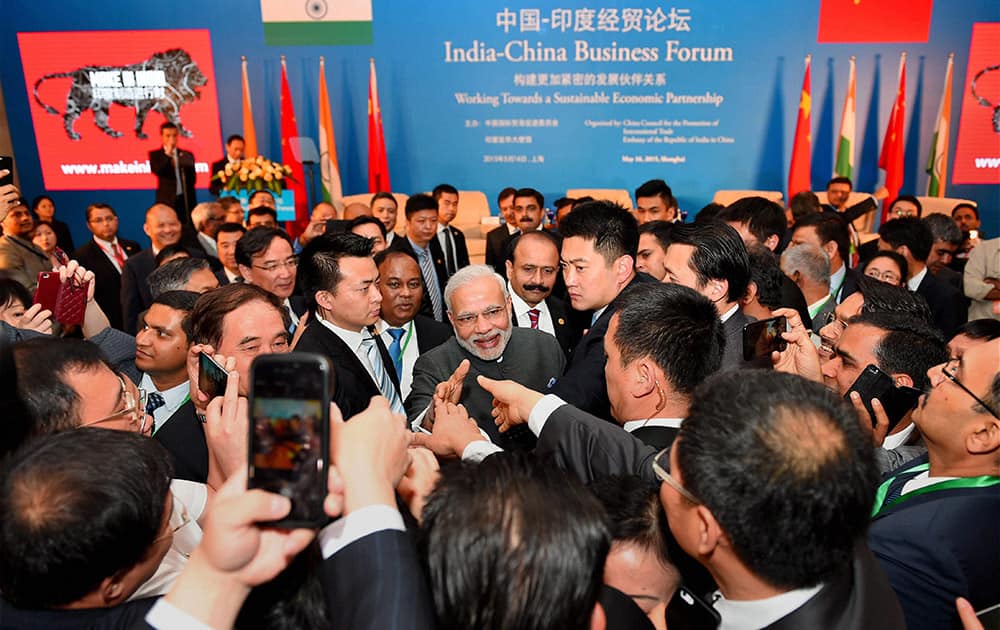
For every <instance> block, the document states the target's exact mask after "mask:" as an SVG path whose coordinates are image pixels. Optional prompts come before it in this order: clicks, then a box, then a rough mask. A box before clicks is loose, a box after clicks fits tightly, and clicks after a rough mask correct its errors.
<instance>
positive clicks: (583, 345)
mask: <svg viewBox="0 0 1000 630" xmlns="http://www.w3.org/2000/svg"><path fill="white" fill-rule="evenodd" d="M646 282H655V280H653V279H652V278H650V277H649V276H647V275H646V274H642V273H637V274H636V275H635V277H634V278H632V281H631V282H629V283H628V284H627V285H626V286H625V287H623V288H622V291H624V290H625V289H627V288H629V287H631V286H635V285H637V284H643V283H646ZM617 310H618V305H617V304H616V303H615V301H614V300H612V302H611V303H610V304H608V307H607V308H606V309H604V312H603V313H601V316H600V317H598V318H597V321H596V322H594V325H593V326H591V327H590V330H589V331H587V334H585V335H583V337H582V338H581V339H580V341H579V343H577V344H576V348H574V349H573V353H572V354H571V355H570V357H569V365H567V366H566V373H565V374H563V375H562V376H561V377H559V380H557V381H556V382H555V384H554V385H553V386H552V387H551V388H550V390H549V393H552V394H555V395H556V396H559V397H560V398H562V399H563V400H565V401H567V402H572V403H573V404H574V405H576V406H577V407H579V408H580V409H583V410H584V411H586V412H588V413H592V414H594V415H596V416H600V417H601V418H604V419H605V420H611V419H612V418H611V402H610V401H609V400H608V386H607V383H606V382H605V380H604V364H605V363H606V362H607V359H606V358H605V356H604V333H606V332H607V331H608V324H609V323H610V322H611V316H612V315H614V314H615V311H617Z"/></svg>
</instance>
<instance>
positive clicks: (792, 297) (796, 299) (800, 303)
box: [781, 274, 813, 329]
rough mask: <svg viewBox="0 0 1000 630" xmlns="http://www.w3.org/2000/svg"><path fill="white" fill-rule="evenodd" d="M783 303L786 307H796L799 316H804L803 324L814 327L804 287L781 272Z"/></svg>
mask: <svg viewBox="0 0 1000 630" xmlns="http://www.w3.org/2000/svg"><path fill="white" fill-rule="evenodd" d="M781 305H782V306H783V307H785V308H792V309H795V310H796V311H797V312H798V314H799V317H801V318H802V325H803V326H805V327H806V328H809V329H812V326H813V324H812V318H811V317H809V305H808V304H807V303H806V298H805V296H804V295H802V289H800V288H799V286H798V285H797V284H795V283H794V282H793V281H792V279H791V278H789V277H788V276H786V275H785V274H781Z"/></svg>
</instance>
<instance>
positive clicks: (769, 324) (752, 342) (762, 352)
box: [743, 315, 788, 361]
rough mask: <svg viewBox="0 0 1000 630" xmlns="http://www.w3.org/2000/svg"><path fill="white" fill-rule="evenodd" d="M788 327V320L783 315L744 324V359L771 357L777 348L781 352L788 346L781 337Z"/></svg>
mask: <svg viewBox="0 0 1000 630" xmlns="http://www.w3.org/2000/svg"><path fill="white" fill-rule="evenodd" d="M787 328H788V325H787V320H786V318H785V317H784V316H783V315H782V316H779V317H772V318H770V319H762V320H759V321H756V322H750V323H749V324H747V325H746V326H744V327H743V360H744V361H753V360H754V359H762V358H765V357H766V358H768V359H770V357H771V353H772V352H774V351H775V350H777V351H778V352H781V351H782V350H784V349H785V348H787V347H788V342H786V341H785V340H784V339H782V338H781V333H783V332H785V330H787Z"/></svg>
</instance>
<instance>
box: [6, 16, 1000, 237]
mask: <svg viewBox="0 0 1000 630" xmlns="http://www.w3.org/2000/svg"><path fill="white" fill-rule="evenodd" d="M9 4H12V5H13V7H12V9H13V10H8V11H6V12H5V20H4V22H3V24H2V25H0V77H2V81H3V92H4V95H5V97H6V100H7V112H8V116H9V120H10V131H11V135H12V138H13V142H14V148H15V157H16V161H17V169H18V174H19V177H20V181H21V183H22V186H23V188H24V192H25V194H26V195H28V196H33V195H35V194H40V193H41V192H43V191H44V190H45V182H44V181H43V176H42V160H43V159H48V158H47V155H46V154H45V147H42V151H41V152H40V151H39V147H38V141H37V140H36V135H35V132H34V128H33V124H32V123H33V116H34V119H35V120H36V121H37V120H38V119H41V120H46V119H47V118H48V119H52V121H55V124H58V125H59V126H61V125H62V122H61V121H60V120H59V119H58V118H57V117H56V116H54V115H52V114H51V112H48V113H46V112H45V111H43V110H41V109H39V107H40V106H39V104H38V103H37V102H36V100H35V98H34V95H33V94H32V93H31V90H30V89H28V88H29V86H28V85H26V74H27V73H28V70H27V67H28V64H27V63H26V62H25V63H22V59H21V50H20V49H19V46H18V37H17V34H18V33H36V32H52V33H59V32H70V31H73V32H75V31H108V33H106V34H105V35H104V36H103V37H99V38H96V39H92V40H91V44H90V45H89V46H81V48H80V50H78V51H75V54H74V55H72V57H71V58H72V67H67V68H66V69H67V70H70V69H73V68H80V67H84V66H87V65H91V64H98V63H101V62H98V61H92V59H100V53H101V51H102V48H103V47H104V46H105V45H108V46H110V45H111V43H110V42H113V41H114V40H115V38H116V37H118V35H117V32H120V31H143V30H149V31H164V30H171V29H184V30H198V29H203V30H207V31H208V32H209V34H210V42H211V58H212V59H213V60H214V68H213V70H214V71H213V72H206V73H204V74H205V75H206V76H209V77H211V78H212V81H210V82H209V84H207V85H205V86H204V87H202V88H201V90H202V97H204V98H211V99H214V98H217V101H218V110H219V112H220V115H221V129H220V132H219V133H220V136H219V137H208V138H205V137H192V138H190V139H186V138H182V139H181V146H182V147H184V146H188V147H194V146H196V147H198V155H197V158H198V161H199V162H202V163H210V162H212V161H215V160H217V159H220V158H221V157H222V155H223V148H222V139H223V137H225V136H226V135H228V134H231V133H240V132H242V129H243V121H242V115H241V87H240V85H241V84H240V56H241V55H246V57H247V59H248V61H249V79H250V85H251V93H252V99H253V106H254V112H255V119H256V129H257V135H258V144H259V149H260V152H261V153H262V154H264V155H266V156H268V157H271V158H273V159H279V158H280V146H281V138H280V110H279V98H278V97H279V93H280V86H279V82H280V61H279V60H280V56H281V55H285V56H286V57H287V67H288V74H289V81H290V85H291V92H292V96H293V99H294V103H295V109H296V113H297V119H298V129H299V133H300V134H301V135H304V136H311V137H313V138H314V139H315V138H317V135H318V128H319V125H318V106H317V89H318V71H319V57H320V56H321V55H323V56H325V58H326V69H327V82H328V85H329V90H330V96H331V110H332V116H333V122H334V128H335V132H336V144H337V152H338V155H339V161H340V169H341V175H342V179H343V189H344V192H345V193H346V194H351V193H359V192H365V191H366V190H367V171H366V169H367V153H368V148H367V90H368V60H369V58H370V57H374V59H375V62H376V67H377V71H378V80H379V95H380V99H381V103H382V114H383V120H384V125H385V132H386V144H387V148H388V156H389V165H390V172H391V177H392V183H393V188H394V189H395V190H397V191H401V192H408V193H412V192H414V191H420V190H429V189H430V188H432V187H433V186H434V185H435V184H438V183H441V182H449V183H451V184H453V185H455V186H457V187H458V188H461V189H474V190H483V191H484V192H486V193H487V196H488V197H490V198H491V199H492V198H494V197H495V195H496V192H497V191H498V190H499V189H501V188H502V187H505V186H510V185H512V186H531V187H534V188H537V189H539V190H541V191H543V192H544V193H545V195H546V198H547V199H548V200H549V201H552V200H554V199H555V197H558V196H561V195H562V194H563V193H564V192H565V190H566V189H567V188H578V187H592V188H626V189H628V190H629V191H631V190H633V189H634V188H635V187H636V186H637V185H638V184H639V183H641V182H642V181H644V180H646V179H650V178H654V177H662V178H663V179H665V180H667V182H668V183H669V184H670V185H671V186H672V187H673V189H674V191H675V194H676V196H677V197H678V198H679V201H680V204H681V208H682V209H684V210H687V211H689V212H691V213H693V212H694V211H696V210H697V209H698V208H700V207H701V206H702V205H704V204H705V203H707V202H709V201H710V200H711V197H712V194H713V192H714V191H715V190H716V189H725V188H756V189H765V190H780V191H783V192H785V193H786V196H787V191H786V190H785V189H786V187H787V179H788V164H789V157H790V153H791V142H792V136H793V134H794V128H795V122H796V116H797V113H798V108H799V91H800V86H801V82H802V74H803V58H804V57H805V55H807V54H812V56H813V57H812V58H813V66H812V98H811V108H812V140H813V155H812V184H813V188H814V189H817V190H819V189H822V187H823V185H824V184H825V182H826V180H827V179H828V178H829V177H830V176H831V173H832V170H833V164H834V154H835V150H836V142H837V136H838V134H839V129H840V118H841V108H842V106H843V100H844V94H845V92H846V89H847V76H848V60H849V58H850V56H851V55H855V56H856V57H857V135H856V141H855V147H856V148H855V150H856V157H855V169H856V170H855V173H856V174H855V180H856V182H855V183H856V189H858V190H862V191H871V190H873V189H874V188H875V187H876V186H877V185H878V184H879V183H880V181H881V179H882V177H883V174H882V172H881V171H879V170H878V168H877V165H876V162H877V159H878V153H879V149H880V146H881V142H882V136H883V134H884V132H885V127H886V123H887V121H888V118H889V113H890V109H891V107H892V102H893V99H894V98H895V91H896V76H897V68H898V63H899V55H900V53H901V52H903V51H905V52H907V54H908V62H907V84H906V90H907V93H906V94H907V110H906V123H905V125H906V162H905V183H904V185H903V191H902V192H904V193H915V194H924V191H925V189H926V183H927V174H926V173H925V172H924V169H925V164H926V161H927V155H928V152H929V150H930V144H931V139H932V133H933V127H934V123H935V117H936V113H937V109H938V102H939V100H940V98H941V89H942V85H943V81H944V74H945V68H946V64H947V58H948V54H949V53H954V54H955V71H954V82H953V90H954V97H953V104H952V122H951V129H950V138H951V146H950V154H949V158H950V159H953V157H954V155H955V152H956V143H957V141H958V128H959V115H960V113H961V112H962V106H963V103H964V102H966V101H967V100H968V99H970V98H974V97H973V96H972V95H971V94H970V93H969V92H968V91H967V90H966V89H965V86H966V85H967V80H968V76H967V74H968V73H967V70H968V69H967V67H966V66H967V60H968V58H969V52H970V50H969V48H970V40H971V34H972V29H973V25H974V24H975V23H982V22H990V21H994V22H995V21H997V19H998V17H1000V11H998V9H997V5H996V3H995V1H993V0H964V1H963V2H944V1H943V0H937V1H936V2H932V1H931V0H919V1H912V2H911V1H909V0H907V1H901V0H871V1H870V2H869V0H866V2H865V3H862V4H861V5H857V4H856V3H853V2H847V1H844V0H821V1H816V2H802V1H800V0H773V1H771V2H766V3H752V2H718V1H710V0H685V1H678V2H674V3H671V2H663V3H650V2H639V1H635V2H624V3H622V2H613V1H611V0H607V1H603V2H598V3H591V4H587V5H585V6H584V5H581V3H577V2H572V3H571V2H552V1H548V0H538V1H536V2H520V1H519V2H514V3H497V2H450V1H449V2H444V1H442V0H427V1H426V2H423V3H420V4H419V6H417V5H414V4H412V3H404V2H390V1H389V0H370V2H366V0H351V1H350V2H346V3H340V2H335V1H334V0H313V1H312V2H308V3H306V2H305V0H302V2H301V3H300V4H302V5H303V6H302V7H298V4H299V3H295V2H284V3H283V4H284V6H285V7H291V5H295V10H296V11H299V12H300V13H301V14H302V15H301V16H299V17H298V18H295V17H292V18H289V19H293V20H294V19H298V20H299V22H297V23H296V22H291V23H288V22H286V23H280V22H278V23H276V24H275V23H273V22H272V20H273V19H274V18H273V16H274V15H275V14H278V15H279V18H280V17H281V16H280V14H281V12H282V11H286V12H287V10H286V9H282V8H281V6H277V8H275V5H282V2H280V1H277V2H275V1H274V0H263V3H261V2H257V1H255V0H240V1H238V2H237V1H236V0H217V1H215V2H194V1H192V0H175V1H174V2H170V3H138V2H131V1H128V0H105V1H104V2H102V3H100V4H94V3H93V2H89V1H87V2H84V1H82V0H72V1H69V0H67V1H64V2H60V3H58V7H53V5H52V3H45V2H32V1H29V0H12V2H11V3H9ZM261 4H263V5H265V10H264V13H265V14H267V15H268V16H271V17H268V25H267V34H268V36H267V38H265V25H264V23H263V21H262V8H261ZM340 4H344V5H345V6H349V7H350V10H349V11H348V13H350V12H351V11H354V12H355V13H356V14H354V13H352V14H350V15H348V16H347V17H345V18H344V20H345V21H342V22H330V21H329V19H330V18H329V17H328V16H327V13H328V12H336V10H337V7H336V5H340ZM852 6H858V7H862V8H863V9H865V10H875V9H878V10H881V11H888V12H889V13H888V15H892V16H895V18H894V19H888V20H886V21H885V23H884V25H883V26H880V27H879V28H877V29H874V31H875V32H876V35H875V36H874V37H876V38H880V39H884V41H883V42H873V41H871V40H872V37H873V36H872V35H871V31H872V30H873V29H872V28H870V26H871V21H872V18H871V17H870V15H871V14H869V17H866V18H864V19H860V18H859V19H857V20H854V21H853V22H852V21H851V19H850V16H849V15H847V14H844V13H843V11H847V10H850V9H849V7H852ZM873 6H874V7H875V9H872V7H873ZM368 7H370V13H369V14H366V13H365V11H367V10H368ZM845 7H847V8H845ZM880 7H881V8H880ZM894 7H900V8H899V9H898V10H896V9H894ZM859 10H860V9H859ZM838 11H840V12H841V13H840V14H839V18H838V14H837V12H838ZM907 12H909V13H910V15H904V14H905V13H907ZM922 13H923V14H922ZM367 15H370V18H369V17H367ZM831 15H832V16H833V17H831ZM324 16H327V17H324ZM845 16H846V18H845ZM838 19H839V20H840V22H839V23H838V22H837V21H836V20H838ZM928 19H929V27H928V26H927V21H928ZM824 20H826V21H825V22H824V24H823V25H822V26H823V28H824V29H825V31H824V33H825V35H824V37H823V41H824V42H828V41H831V33H833V35H832V39H833V40H838V38H840V40H853V41H855V42H860V43H819V39H820V37H819V33H820V30H821V21H824ZM830 20H832V21H830ZM845 20H846V22H845ZM845 24H846V26H845ZM861 26H866V27H867V28H860V27H861ZM854 31H858V32H857V33H855V32H854ZM862 31H865V32H862ZM840 32H843V36H842V37H841V36H840V35H839V33H840ZM859 33H860V34H859ZM866 33H867V34H866ZM914 33H916V34H915V35H914ZM924 33H926V35H924ZM332 38H342V41H345V42H348V44H347V45H315V44H314V42H316V41H324V42H325V41H333V39H332ZM295 41H301V42H306V43H309V44H310V45H289V44H288V43H287V42H295ZM885 41H889V42H893V43H885ZM369 42H370V43H369ZM276 43H280V44H282V45H270V44H276ZM156 52H159V49H157V50H153V49H150V50H149V55H152V54H153V53H156ZM993 54H994V55H995V49H994V53H993ZM149 55H144V56H149ZM142 58H143V55H140V56H137V57H136V59H135V60H136V61H139V60H140V59H142ZM994 63H1000V59H994ZM977 70H978V68H977V69H972V72H973V73H975V72H976V71H977ZM991 74H997V75H1000V72H997V73H991ZM995 79H1000V77H993V78H991V79H990V80H991V81H994V85H993V87H989V86H985V85H981V86H980V89H981V90H982V89H986V90H991V91H990V92H989V94H988V95H986V98H987V100H992V101H993V102H1000V92H998V91H997V87H996V81H995ZM29 80H30V77H29ZM62 80H63V81H64V83H62V84H58V83H56V81H57V80H53V85H55V86H56V87H54V88H51V89H53V90H54V91H53V92H51V93H50V94H58V93H59V90H60V89H62V90H63V92H62V94H63V96H62V97H58V96H57V97H55V102H54V103H52V104H53V105H54V106H55V109H57V110H58V113H59V114H61V113H62V111H64V109H65V102H64V100H63V101H60V100H59V99H60V98H62V99H65V94H66V93H67V92H68V90H69V87H70V80H69V79H65V78H64V79H62ZM105 80H107V78H106V77H105ZM129 80H130V81H132V80H133V79H129ZM983 81H984V82H985V81H986V79H983ZM153 84H155V81H154V83H153ZM153 84H150V85H153ZM58 85H62V86H63V88H58ZM119 89H120V88H119ZM49 100H50V101H51V100H52V98H49ZM199 102H200V101H199ZM185 107H192V108H194V107H196V106H195V105H186V106H185ZM33 108H34V110H33ZM979 110H981V111H979ZM974 111H975V112H976V113H977V114H979V115H981V116H983V117H985V118H984V119H985V120H988V119H989V117H990V116H991V115H992V112H991V110H990V109H989V108H988V107H979V108H976V109H974ZM181 115H182V116H183V115H184V109H183V108H182V110H181ZM163 120H164V118H163V116H162V115H161V114H160V113H157V112H155V111H154V112H152V113H150V114H149V117H148V121H147V123H146V127H145V131H146V132H147V133H148V134H149V138H148V139H145V140H139V139H137V138H136V137H135V134H134V133H133V132H132V128H133V126H134V121H135V113H134V109H130V108H128V107H123V106H121V105H112V106H111V109H110V121H111V125H110V126H111V127H112V128H115V129H117V130H119V131H121V132H123V133H124V136H123V137H122V138H120V140H122V142H125V141H128V142H133V143H135V142H138V143H141V144H142V149H143V150H144V151H149V150H151V149H154V148H156V147H157V146H158V139H157V137H158V133H157V128H158V126H159V124H160V123H161V122H162V121H163ZM75 129H76V131H77V132H79V133H80V134H81V135H82V136H83V138H82V139H81V140H80V141H79V142H86V141H87V137H88V136H89V137H94V136H95V134H96V135H101V132H100V131H99V130H98V129H97V127H96V126H95V121H94V117H93V114H92V113H91V112H87V113H84V114H83V115H82V116H81V117H80V118H79V119H78V120H77V121H76V122H75ZM996 137H997V138H1000V135H998V136H996ZM102 140H103V138H102ZM95 142H96V141H95ZM993 146H994V147H996V146H997V142H994V143H993ZM78 148H79V147H78ZM40 153H41V157H40ZM49 153H51V151H50V152H49ZM997 156H1000V150H998V151H997ZM987 157H989V156H987ZM93 161H94V162H100V161H101V156H100V155H94V156H93ZM125 167H128V164H125ZM998 178H1000V168H998V167H997V166H996V165H993V166H992V167H989V168H986V171H985V177H984V181H987V182H990V181H992V182H993V183H992V184H990V183H986V184H977V185H972V184H962V185H956V184H953V183H952V181H951V172H949V179H948V188H947V194H948V196H950V197H965V198H970V199H974V200H976V201H977V202H978V203H979V205H980V208H981V211H982V218H983V229H984V232H985V233H986V234H987V235H989V236H997V235H998V232H1000V230H998V229H997V228H998V224H1000V219H998V217H1000V215H998V201H1000V187H998V186H997V185H996V184H997V183H998V181H1000V180H998ZM95 181H99V180H98V179H97V178H95ZM137 181H140V180H137ZM141 181H145V182H149V183H147V184H142V186H151V182H152V180H151V178H149V177H147V178H145V179H142V180H141ZM202 183H203V180H202V178H201V177H199V184H202ZM95 188H97V186H95ZM50 194H51V195H52V196H53V197H54V198H55V200H56V204H57V207H58V208H59V213H60V214H59V215H60V217H61V218H62V219H63V220H66V221H67V222H69V223H70V224H71V225H72V226H73V230H74V235H75V236H77V237H78V238H81V239H82V238H84V237H85V235H86V232H85V226H84V222H83V217H82V214H83V208H84V207H85V206H86V205H87V204H88V203H90V202H93V201H97V200H103V201H107V202H109V203H111V204H112V205H113V206H114V207H115V208H117V209H118V211H119V214H120V216H121V217H122V232H123V234H124V235H126V236H129V237H137V236H141V224H142V214H143V212H144V210H145V208H147V207H148V206H149V205H150V203H151V202H152V200H153V191H152V189H151V188H147V189H142V190H120V189H118V190H107V189H105V190H100V189H98V190H54V191H50ZM199 195H200V196H201V198H202V199H208V198H209V195H208V191H207V190H206V189H201V190H200V191H199ZM494 212H496V210H494Z"/></svg>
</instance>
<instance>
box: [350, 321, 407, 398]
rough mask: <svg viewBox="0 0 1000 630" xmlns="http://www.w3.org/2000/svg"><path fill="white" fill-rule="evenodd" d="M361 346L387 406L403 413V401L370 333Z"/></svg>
mask: <svg viewBox="0 0 1000 630" xmlns="http://www.w3.org/2000/svg"><path fill="white" fill-rule="evenodd" d="M361 348H362V349H363V350H364V351H365V356H366V357H367V358H368V364H369V365H371V366H372V372H374V373H375V383H376V384H377V385H378V389H379V391H380V392H382V395H383V396H385V397H386V398H387V399H388V400H389V406H390V407H391V408H392V410H393V411H394V412H396V413H402V414H405V413H406V412H405V411H404V410H403V402H402V401H401V400H400V399H399V394H398V393H397V392H396V386H395V385H393V384H392V379H391V378H390V377H389V372H387V371H386V369H385V364H384V363H382V353H380V352H379V351H378V345H377V344H376V343H375V338H374V337H372V336H370V335H369V336H368V337H365V339H364V340H363V341H362V342H361Z"/></svg>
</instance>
